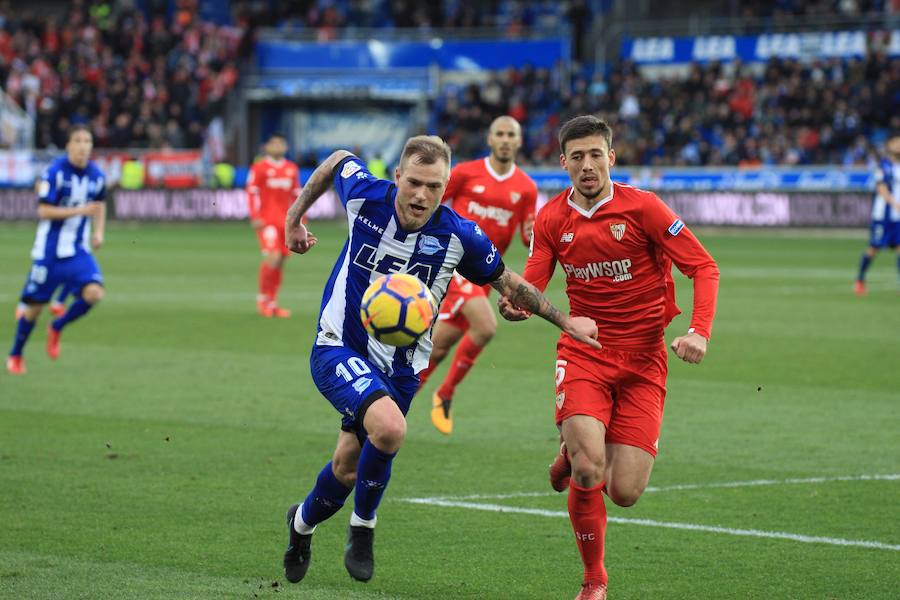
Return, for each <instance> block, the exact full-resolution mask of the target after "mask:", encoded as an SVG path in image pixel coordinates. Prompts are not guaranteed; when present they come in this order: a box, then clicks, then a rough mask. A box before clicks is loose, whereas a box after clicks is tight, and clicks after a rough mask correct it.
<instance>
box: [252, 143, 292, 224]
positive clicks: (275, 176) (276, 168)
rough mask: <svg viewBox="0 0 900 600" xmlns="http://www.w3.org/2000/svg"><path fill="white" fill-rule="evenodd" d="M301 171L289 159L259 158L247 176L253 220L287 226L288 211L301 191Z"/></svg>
mask: <svg viewBox="0 0 900 600" xmlns="http://www.w3.org/2000/svg"><path fill="white" fill-rule="evenodd" d="M298 173H299V169H298V168H297V165H296V164H294V163H293V162H291V161H289V160H287V159H286V158H283V159H281V160H273V159H271V158H269V157H268V156H267V157H265V158H262V159H260V160H258V161H256V162H255V163H254V164H253V166H252V167H250V174H249V175H248V176H247V202H248V204H249V207H250V219H259V220H261V221H263V222H264V223H266V224H267V225H278V226H280V227H284V219H285V217H286V216H287V211H288V209H289V208H290V207H291V204H293V203H294V200H295V199H296V198H297V195H298V194H300V179H299V177H298Z"/></svg>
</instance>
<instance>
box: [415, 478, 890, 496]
mask: <svg viewBox="0 0 900 600" xmlns="http://www.w3.org/2000/svg"><path fill="white" fill-rule="evenodd" d="M898 480H900V473H891V474H887V475H845V476H840V477H806V478H802V479H799V478H797V479H751V480H747V481H724V482H720V483H686V484H680V485H667V486H660V487H656V486H652V485H651V486H647V488H646V489H645V490H644V492H645V493H657V492H679V491H685V490H706V489H716V488H742V487H757V486H765V485H798V484H811V483H813V484H814V483H830V482H833V481H898ZM558 495H559V494H558V493H557V492H510V493H507V494H468V495H465V496H434V497H431V498H414V499H413V500H508V499H511V498H540V497H545V496H558Z"/></svg>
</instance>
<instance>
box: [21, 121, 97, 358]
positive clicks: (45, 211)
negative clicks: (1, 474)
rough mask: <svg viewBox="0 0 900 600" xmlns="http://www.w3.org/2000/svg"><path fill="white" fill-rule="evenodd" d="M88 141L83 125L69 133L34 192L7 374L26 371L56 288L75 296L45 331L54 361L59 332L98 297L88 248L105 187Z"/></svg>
mask: <svg viewBox="0 0 900 600" xmlns="http://www.w3.org/2000/svg"><path fill="white" fill-rule="evenodd" d="M92 150H93V137H92V136H91V132H90V130H89V129H88V128H87V127H85V126H84V125H75V126H73V127H72V128H71V129H70V131H69V137H68V141H67V143H66V155H65V156H63V157H61V158H58V159H56V160H55V161H54V162H53V163H51V164H50V166H49V167H47V170H46V171H45V172H44V176H43V178H42V179H41V182H40V184H39V190H38V199H39V204H38V217H39V218H40V221H39V223H38V228H37V235H36V236H35V240H34V246H33V248H32V250H31V258H32V261H33V262H32V265H31V271H30V273H29V274H28V279H27V280H26V282H25V289H24V290H22V298H21V299H22V302H23V303H24V304H25V310H24V314H23V315H22V316H21V317H20V318H19V319H18V323H17V325H16V333H15V337H14V338H13V346H12V350H11V351H10V353H9V357H8V358H7V360H6V370H7V371H8V372H10V373H12V374H23V373H25V362H24V360H23V359H22V352H23V350H24V348H25V343H26V342H27V341H28V336H30V335H31V332H32V330H33V329H34V326H35V323H36V322H37V319H38V317H39V316H40V314H41V310H42V309H43V308H44V305H45V304H47V302H49V301H50V299H51V297H52V295H53V292H54V291H55V290H56V288H57V287H59V286H61V285H62V286H64V288H65V287H68V288H69V289H71V290H72V291H73V293H74V294H75V295H76V296H77V299H76V300H75V301H74V302H72V304H71V305H70V306H69V308H68V310H66V312H65V313H64V314H63V315H62V316H60V317H59V318H57V319H56V320H55V321H53V322H52V323H51V324H50V327H49V328H48V330H47V354H48V355H49V356H50V358H52V359H56V358H58V357H59V339H60V334H61V332H62V330H63V328H65V327H66V325H68V324H69V323H71V322H73V321H75V320H76V319H78V318H80V317H82V316H84V315H85V314H86V313H87V312H88V311H89V310H90V309H91V307H93V306H94V305H95V304H96V303H97V302H99V301H100V300H101V299H102V298H103V275H102V274H101V273H100V267H99V266H98V265H97V261H96V260H94V256H93V254H91V248H94V249H96V248H99V247H100V246H101V245H102V244H103V236H104V230H105V228H106V204H105V203H104V200H105V198H106V185H105V179H104V177H103V173H102V172H101V171H100V169H99V168H98V167H97V165H96V164H94V162H93V161H91V160H90V157H91V151H92Z"/></svg>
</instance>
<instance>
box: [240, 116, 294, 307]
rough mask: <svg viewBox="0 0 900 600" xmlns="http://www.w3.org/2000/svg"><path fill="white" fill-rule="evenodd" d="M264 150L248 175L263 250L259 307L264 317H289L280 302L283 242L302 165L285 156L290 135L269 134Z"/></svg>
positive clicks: (284, 255)
mask: <svg viewBox="0 0 900 600" xmlns="http://www.w3.org/2000/svg"><path fill="white" fill-rule="evenodd" d="M264 151H265V156H264V157H263V158H262V159H260V160H258V161H257V162H256V163H254V164H253V166H252V167H251V168H250V175H249V176H248V177H247V202H248V203H249V205H250V224H251V225H252V226H253V229H255V230H256V237H257V238H259V247H260V249H261V250H262V254H263V260H262V263H261V264H260V265H259V292H258V294H257V296H256V310H257V311H258V312H259V314H261V315H262V316H264V317H281V318H287V317H290V316H291V313H290V311H289V310H287V309H285V308H282V307H280V306H278V301H277V299H278V288H280V287H281V275H282V270H283V268H284V261H285V259H286V258H287V256H288V254H289V252H288V249H287V246H285V244H284V219H285V216H286V215H287V211H288V209H289V208H290V207H291V204H293V202H294V199H295V198H296V197H297V196H298V195H299V194H300V179H299V169H298V168H297V165H296V164H294V163H293V162H291V161H289V160H287V159H286V158H285V157H284V155H285V153H286V152H287V139H286V138H285V137H284V136H283V135H281V134H280V133H274V134H272V135H271V136H269V139H268V140H267V141H266V145H265V147H264Z"/></svg>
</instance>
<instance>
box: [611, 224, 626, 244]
mask: <svg viewBox="0 0 900 600" xmlns="http://www.w3.org/2000/svg"><path fill="white" fill-rule="evenodd" d="M609 230H610V231H612V234H613V237H614V238H616V241H617V242H621V241H622V238H623V237H625V223H610V224H609Z"/></svg>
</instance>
